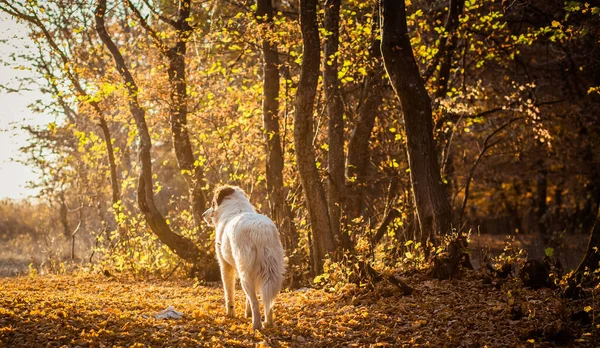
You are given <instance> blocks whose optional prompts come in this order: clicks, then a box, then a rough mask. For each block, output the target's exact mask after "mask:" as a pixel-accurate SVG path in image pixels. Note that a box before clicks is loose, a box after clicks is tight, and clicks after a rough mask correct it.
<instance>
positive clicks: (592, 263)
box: [575, 207, 600, 276]
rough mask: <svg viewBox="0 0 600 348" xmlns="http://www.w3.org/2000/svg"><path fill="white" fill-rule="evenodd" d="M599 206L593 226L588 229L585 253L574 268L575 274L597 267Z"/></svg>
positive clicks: (599, 229) (598, 259)
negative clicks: (575, 268)
mask: <svg viewBox="0 0 600 348" xmlns="http://www.w3.org/2000/svg"><path fill="white" fill-rule="evenodd" d="M599 248H600V207H599V208H598V213H597V214H596V221H595V222H594V226H593V227H592V230H591V231H590V238H589V240H588V245H587V248H586V250H585V255H584V256H583V260H581V262H580V263H579V266H578V267H577V270H575V274H577V275H580V276H581V275H583V273H584V272H585V270H586V269H588V270H590V271H594V270H596V269H597V268H598V267H599V263H600V249H599Z"/></svg>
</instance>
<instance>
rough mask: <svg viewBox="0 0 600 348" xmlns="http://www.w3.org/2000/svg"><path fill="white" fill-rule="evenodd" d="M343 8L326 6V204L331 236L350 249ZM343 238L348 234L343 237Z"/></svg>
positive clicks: (334, 0) (334, 3)
mask: <svg viewBox="0 0 600 348" xmlns="http://www.w3.org/2000/svg"><path fill="white" fill-rule="evenodd" d="M340 5H341V0H330V1H326V2H325V19H324V23H323V26H324V29H325V32H326V36H325V42H324V44H323V56H324V58H323V86H324V91H325V103H326V105H327V113H328V115H329V127H328V128H327V141H328V144H327V145H328V146H327V153H328V157H327V172H328V178H327V181H328V191H327V204H328V206H329V217H330V221H331V233H333V235H334V236H336V237H337V238H338V240H339V241H341V242H342V246H343V247H344V248H346V249H348V248H349V247H350V245H349V241H348V238H347V237H344V236H342V230H341V219H342V213H343V209H342V208H343V205H344V200H345V193H344V191H345V184H344V183H345V180H346V179H345V175H344V165H345V156H344V105H343V104H342V96H341V90H340V86H339V79H338V55H339V52H338V43H339V37H340V34H339V30H340V28H339V27H340ZM344 235H346V234H345V233H344Z"/></svg>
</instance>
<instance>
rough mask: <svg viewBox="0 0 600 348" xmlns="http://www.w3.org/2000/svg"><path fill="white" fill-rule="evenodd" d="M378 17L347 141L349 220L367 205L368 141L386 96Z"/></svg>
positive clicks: (355, 216)
mask: <svg viewBox="0 0 600 348" xmlns="http://www.w3.org/2000/svg"><path fill="white" fill-rule="evenodd" d="M377 19H378V17H377V16H375V18H374V20H373V29H372V31H373V38H372V42H371V46H370V47H369V58H370V60H371V64H372V65H371V68H370V69H369V70H368V73H367V76H365V80H364V82H363V86H362V94H361V96H360V101H359V105H360V107H359V110H358V119H357V120H356V125H355V127H354V129H353V131H352V134H351V136H350V140H349V141H348V156H347V160H346V177H347V179H348V186H349V190H348V192H347V195H346V211H345V213H346V214H347V217H348V221H350V222H352V221H354V220H355V219H356V218H358V217H359V216H361V215H362V213H363V206H364V205H365V195H366V193H367V191H366V185H367V172H368V168H369V157H370V156H369V154H370V152H369V143H370V142H369V140H370V138H371V134H372V132H373V127H374V125H375V118H376V117H377V113H378V110H379V107H380V106H381V102H382V100H383V95H384V72H385V70H384V66H383V62H382V59H381V47H380V45H381V41H380V40H379V37H378V35H377V34H378V26H379V22H378V20H377Z"/></svg>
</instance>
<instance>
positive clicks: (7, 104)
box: [0, 14, 54, 199]
mask: <svg viewBox="0 0 600 348" xmlns="http://www.w3.org/2000/svg"><path fill="white" fill-rule="evenodd" d="M26 32H27V28H26V27H25V25H23V24H19V23H17V22H16V21H15V20H13V19H12V18H11V17H9V16H7V15H5V14H0V41H4V40H8V41H7V42H6V43H3V42H0V85H2V86H9V87H13V88H15V87H17V84H16V83H15V80H17V79H18V78H19V77H31V76H34V75H33V73H32V72H31V71H27V70H18V69H14V68H12V67H10V66H8V67H7V66H5V64H4V63H5V62H9V58H10V57H9V55H10V53H12V52H26V50H27V48H26V46H28V45H31V44H32V43H31V41H30V40H29V39H27V37H26ZM43 98H49V97H47V96H44V95H42V93H41V92H39V91H38V90H33V91H22V92H19V93H7V92H4V91H2V90H1V89H0V199H2V198H14V199H19V198H26V197H28V196H31V195H34V194H35V193H36V192H35V191H33V190H31V189H27V188H25V186H26V184H27V182H28V181H30V180H34V179H35V178H36V176H35V173H34V172H33V170H32V168H29V167H26V166H24V165H22V164H20V163H17V162H15V161H13V159H22V158H24V157H23V155H22V154H21V153H20V152H19V147H21V146H23V145H25V144H26V140H27V135H26V133H25V132H24V131H22V130H21V129H20V127H21V126H22V125H27V124H28V125H42V124H46V123H48V122H51V121H53V120H54V117H52V116H50V115H41V114H34V113H32V112H31V111H29V110H28V108H27V106H28V105H29V104H31V103H33V102H34V101H35V100H38V99H43Z"/></svg>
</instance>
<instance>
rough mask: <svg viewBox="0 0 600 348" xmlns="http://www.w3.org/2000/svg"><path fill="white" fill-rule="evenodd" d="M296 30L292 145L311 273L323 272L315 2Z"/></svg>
mask: <svg viewBox="0 0 600 348" xmlns="http://www.w3.org/2000/svg"><path fill="white" fill-rule="evenodd" d="M300 27H301V30H302V41H303V43H304V49H303V59H302V66H301V72H300V81H299V82H298V89H297V91H296V112H295V116H294V145H295V149H296V162H297V165H298V173H299V175H300V181H301V183H302V188H303V189H304V194H305V198H306V206H307V208H308V213H309V217H310V224H311V228H312V233H313V238H312V254H313V255H312V260H313V267H312V270H313V273H315V274H320V273H322V271H323V259H324V257H325V255H327V254H328V253H332V252H333V251H334V250H335V249H336V242H335V239H334V237H333V234H332V232H331V223H330V219H329V212H328V207H327V201H326V199H325V191H324V189H323V185H322V184H321V179H320V177H319V171H318V169H317V166H316V163H315V160H316V157H315V149H314V148H313V145H312V139H313V109H314V105H313V104H314V101H315V95H316V92H317V82H318V80H319V63H320V57H319V56H320V54H319V53H320V47H319V46H320V44H319V28H318V25H317V1H316V0H301V1H300Z"/></svg>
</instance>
